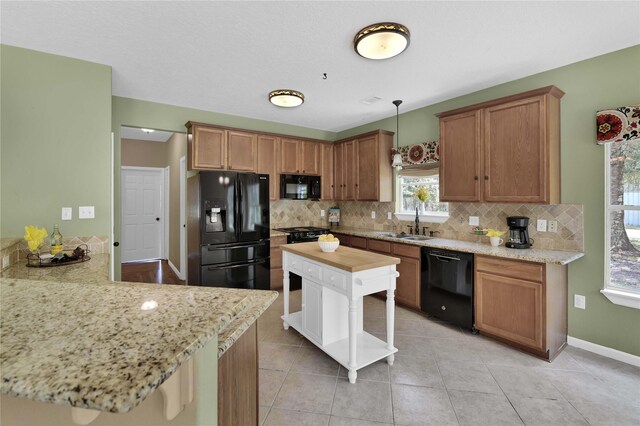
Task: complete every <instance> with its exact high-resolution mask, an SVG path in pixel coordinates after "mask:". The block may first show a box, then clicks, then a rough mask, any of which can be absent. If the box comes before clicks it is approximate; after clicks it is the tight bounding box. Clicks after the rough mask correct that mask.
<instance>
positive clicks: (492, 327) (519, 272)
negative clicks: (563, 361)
mask: <svg viewBox="0 0 640 426" xmlns="http://www.w3.org/2000/svg"><path fill="white" fill-rule="evenodd" d="M475 326H476V328H477V329H478V330H480V331H481V332H482V333H483V334H489V335H491V336H493V337H496V338H498V339H499V340H502V341H504V342H506V343H508V344H510V345H512V346H516V347H518V348H520V349H523V350H525V351H528V352H531V353H533V354H535V355H538V356H540V357H542V358H544V359H548V360H552V359H553V358H555V356H556V355H557V354H558V353H559V352H560V351H561V350H562V349H563V348H564V346H565V345H566V343H567V268H566V266H562V265H553V264H544V263H534V262H525V261H519V260H510V259H503V258H497V257H490V256H482V255H476V259H475Z"/></svg>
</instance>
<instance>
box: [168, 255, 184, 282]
mask: <svg viewBox="0 0 640 426" xmlns="http://www.w3.org/2000/svg"><path fill="white" fill-rule="evenodd" d="M167 263H168V264H169V267H170V268H171V269H173V272H175V274H176V275H177V276H178V278H180V279H181V280H183V281H184V275H182V274H181V273H180V271H179V270H178V268H176V266H175V265H174V264H173V263H171V259H167Z"/></svg>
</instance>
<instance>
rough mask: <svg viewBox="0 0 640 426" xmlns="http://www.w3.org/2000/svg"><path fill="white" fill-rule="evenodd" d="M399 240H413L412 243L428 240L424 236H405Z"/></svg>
mask: <svg viewBox="0 0 640 426" xmlns="http://www.w3.org/2000/svg"><path fill="white" fill-rule="evenodd" d="M401 238H402V239H404V240H414V241H424V240H428V239H429V237H427V236H426V235H407V236H405V237H401Z"/></svg>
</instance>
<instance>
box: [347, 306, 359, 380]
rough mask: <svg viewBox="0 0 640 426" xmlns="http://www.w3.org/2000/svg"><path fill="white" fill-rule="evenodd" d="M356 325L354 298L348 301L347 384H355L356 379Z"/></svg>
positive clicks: (356, 312) (356, 315)
mask: <svg viewBox="0 0 640 426" xmlns="http://www.w3.org/2000/svg"><path fill="white" fill-rule="evenodd" d="M357 325H358V301H357V300H356V299H354V298H350V299H349V383H355V382H356V378H357V377H358V372H357V371H356V370H357V367H358V364H357V363H356V343H357V342H358V336H357V334H356V327H357Z"/></svg>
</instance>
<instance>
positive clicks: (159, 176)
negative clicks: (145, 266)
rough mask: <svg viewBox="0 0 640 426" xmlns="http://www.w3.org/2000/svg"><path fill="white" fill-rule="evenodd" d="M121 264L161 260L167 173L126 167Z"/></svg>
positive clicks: (123, 190) (124, 171)
mask: <svg viewBox="0 0 640 426" xmlns="http://www.w3.org/2000/svg"><path fill="white" fill-rule="evenodd" d="M121 180H122V240H121V249H122V250H121V256H122V257H121V261H122V262H134V261H140V260H148V259H159V258H161V256H162V244H161V243H162V234H163V232H164V225H163V223H164V217H163V215H164V208H163V200H162V197H163V194H164V171H163V170H162V169H153V168H130V167H123V168H122V173H121Z"/></svg>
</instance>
